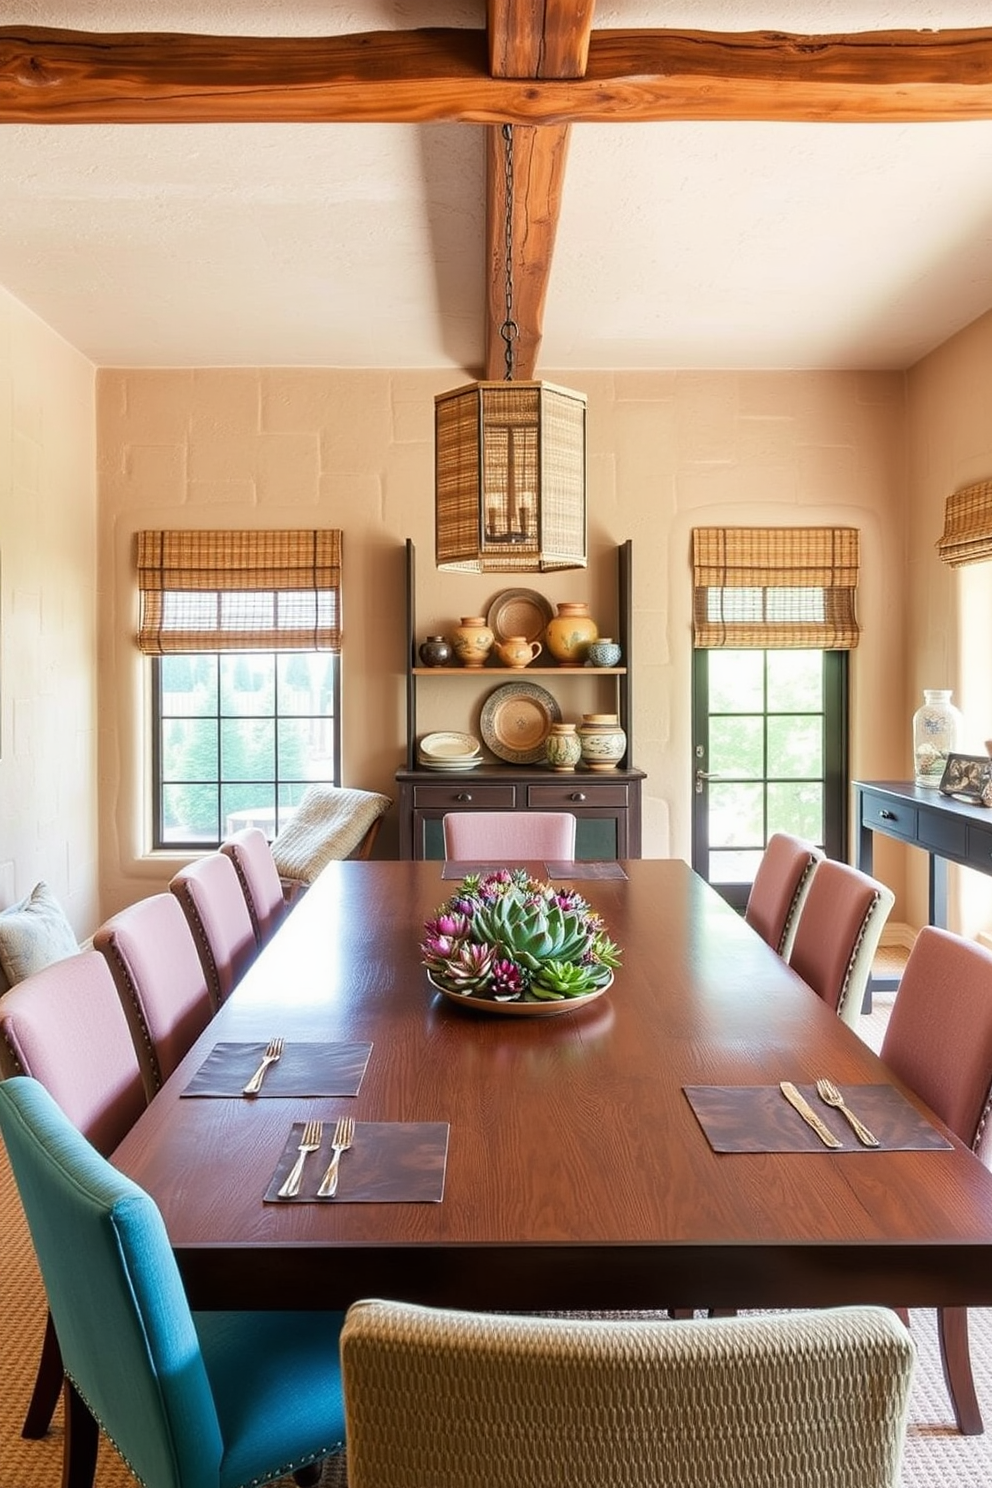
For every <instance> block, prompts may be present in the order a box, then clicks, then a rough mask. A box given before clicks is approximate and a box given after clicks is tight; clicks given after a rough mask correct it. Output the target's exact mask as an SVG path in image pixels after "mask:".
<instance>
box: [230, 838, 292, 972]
mask: <svg viewBox="0 0 992 1488" xmlns="http://www.w3.org/2000/svg"><path fill="white" fill-rule="evenodd" d="M220 850H221V852H222V853H225V854H226V855H227V857H229V858H230V860H231V862H232V863H233V864H234V866H235V868H236V869H237V873H238V879H239V881H240V884H241V892H242V893H243V894H244V896H245V903H246V904H247V906H248V913H249V915H250V916H251V923H252V927H253V928H254V931H255V939H256V941H257V942H258V946H259V948H260V949H261V947H262V946H263V945H264V944H265V942H266V941H267V940H268V939H269V937H270V936H271V935H273V934H274V933H275V931H276V930H277V929H278V928H279V926H280V925H281V924H282V920H283V916H284V915H285V913H286V907H287V906H286V896H285V894H284V892H283V885H282V879H281V878H280V876H279V869H278V868H277V867H276V860H275V858H274V857H273V856H272V849H271V847H270V846H269V843H268V838H267V837H266V835H265V833H264V832H263V831H262V830H261V829H260V828H259V827H245V828H244V830H243V831H241V832H234V833H232V835H231V836H230V837H228V838H227V839H226V840H225V841H224V842H222V843H221V845H220Z"/></svg>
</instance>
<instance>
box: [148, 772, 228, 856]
mask: <svg viewBox="0 0 992 1488" xmlns="http://www.w3.org/2000/svg"><path fill="white" fill-rule="evenodd" d="M218 796H219V793H218V789H217V786H216V785H166V786H164V787H163V789H162V817H163V823H162V842H163V843H173V842H190V843H203V844H204V846H209V845H210V844H211V843H216V842H217V841H218V840H219V839H218V836H217V820H218V816H217V813H218Z"/></svg>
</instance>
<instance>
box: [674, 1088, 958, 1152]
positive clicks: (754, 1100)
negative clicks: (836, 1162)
mask: <svg viewBox="0 0 992 1488" xmlns="http://www.w3.org/2000/svg"><path fill="white" fill-rule="evenodd" d="M796 1088H797V1089H798V1091H799V1093H800V1095H803V1096H805V1098H806V1100H807V1101H808V1102H809V1104H810V1105H811V1106H812V1108H813V1110H814V1111H815V1112H816V1114H817V1115H818V1116H819V1117H820V1119H821V1120H822V1121H823V1123H824V1125H825V1126H827V1127H829V1129H830V1130H831V1131H832V1132H833V1134H834V1136H835V1137H837V1138H838V1140H839V1141H840V1143H841V1146H840V1147H825V1146H824V1144H823V1143H822V1142H821V1141H820V1139H819V1137H818V1136H817V1135H816V1132H815V1131H813V1130H812V1129H811V1128H810V1127H808V1126H807V1125H806V1123H805V1121H804V1120H803V1119H802V1117H801V1116H800V1114H799V1112H798V1111H796V1110H794V1109H793V1108H792V1106H790V1105H789V1103H788V1101H787V1100H786V1098H785V1096H784V1095H783V1094H782V1092H781V1090H780V1089H779V1088H778V1086H777V1085H685V1086H683V1089H684V1091H685V1094H686V1098H687V1100H688V1102H689V1104H690V1106H691V1107H692V1109H693V1112H694V1114H695V1116H696V1120H697V1121H698V1122H699V1124H700V1126H701V1127H702V1129H703V1132H704V1133H705V1136H706V1140H707V1141H708V1142H709V1144H710V1146H711V1147H712V1148H713V1151H714V1152H826V1153H831V1152H866V1153H872V1152H917V1151H924V1150H926V1149H928V1148H940V1149H946V1148H949V1147H950V1146H951V1143H950V1142H948V1141H947V1140H946V1139H945V1138H944V1137H942V1136H941V1134H940V1132H939V1131H937V1129H936V1128H935V1127H933V1126H931V1124H930V1122H929V1121H927V1119H926V1117H925V1116H921V1115H920V1113H919V1111H917V1110H916V1108H915V1107H914V1106H911V1105H910V1104H909V1101H907V1100H906V1099H905V1097H904V1096H902V1095H901V1094H900V1093H899V1091H898V1090H896V1089H895V1088H894V1086H892V1085H849V1086H845V1087H843V1090H842V1093H843V1096H844V1099H845V1100H846V1101H847V1103H848V1105H849V1106H850V1107H851V1110H852V1111H854V1112H855V1114H856V1115H857V1116H860V1118H861V1120H862V1121H863V1122H864V1124H865V1126H867V1127H868V1128H869V1130H870V1131H872V1132H873V1133H874V1134H875V1136H876V1137H877V1138H878V1140H879V1144H880V1145H879V1146H878V1147H863V1146H862V1145H861V1143H860V1142H859V1141H858V1139H857V1137H856V1136H855V1135H854V1132H853V1131H852V1130H851V1128H850V1127H849V1126H848V1124H847V1122H846V1121H845V1119H844V1117H843V1116H842V1115H841V1113H840V1112H839V1111H835V1110H832V1109H831V1108H830V1106H827V1105H824V1103H823V1101H821V1099H820V1097H819V1096H818V1095H817V1093H816V1086H815V1085H798V1086H797V1087H796Z"/></svg>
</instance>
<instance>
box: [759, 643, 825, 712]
mask: <svg viewBox="0 0 992 1488" xmlns="http://www.w3.org/2000/svg"><path fill="white" fill-rule="evenodd" d="M767 656H768V709H769V712H771V713H819V712H821V711H822V709H823V652H822V651H769V652H768V653H767Z"/></svg>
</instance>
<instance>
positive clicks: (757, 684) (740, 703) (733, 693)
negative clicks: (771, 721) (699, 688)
mask: <svg viewBox="0 0 992 1488" xmlns="http://www.w3.org/2000/svg"><path fill="white" fill-rule="evenodd" d="M709 667H710V712H711V713H757V712H761V711H762V709H763V708H764V706H765V653H764V652H763V651H711V652H710V653H709Z"/></svg>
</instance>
